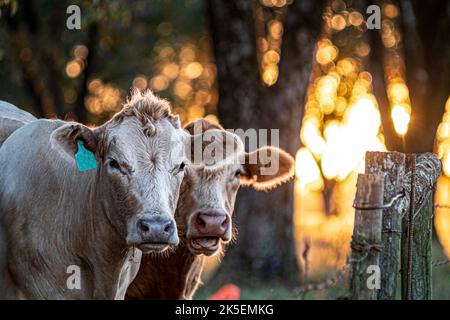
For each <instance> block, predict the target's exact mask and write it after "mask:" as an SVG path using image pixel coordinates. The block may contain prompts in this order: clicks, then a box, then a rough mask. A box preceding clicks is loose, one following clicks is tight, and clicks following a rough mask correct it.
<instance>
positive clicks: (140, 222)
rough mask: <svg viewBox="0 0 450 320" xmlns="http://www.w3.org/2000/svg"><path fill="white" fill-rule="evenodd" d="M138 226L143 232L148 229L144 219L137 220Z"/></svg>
mask: <svg viewBox="0 0 450 320" xmlns="http://www.w3.org/2000/svg"><path fill="white" fill-rule="evenodd" d="M139 227H140V228H141V230H142V231H143V232H148V231H149V230H150V229H149V227H148V225H147V224H146V223H145V221H144V220H141V221H139Z"/></svg>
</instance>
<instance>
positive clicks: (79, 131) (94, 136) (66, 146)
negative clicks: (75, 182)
mask: <svg viewBox="0 0 450 320" xmlns="http://www.w3.org/2000/svg"><path fill="white" fill-rule="evenodd" d="M99 136H100V134H99V132H98V129H91V128H88V127H86V126H85V125H82V124H80V123H75V122H73V123H68V124H65V125H63V126H61V127H59V128H58V129H56V130H55V131H53V133H52V135H51V136H50V141H51V145H52V147H53V148H55V149H56V150H58V151H59V152H61V153H62V154H63V155H65V156H66V157H69V158H70V159H75V153H76V152H77V150H78V143H77V140H81V141H82V142H83V144H84V146H85V148H86V149H87V150H89V151H91V152H92V153H94V155H95V157H96V158H97V159H98V158H99Z"/></svg>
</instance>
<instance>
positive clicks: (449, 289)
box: [194, 241, 450, 300]
mask: <svg viewBox="0 0 450 320" xmlns="http://www.w3.org/2000/svg"><path fill="white" fill-rule="evenodd" d="M446 259H447V257H446V256H445V254H444V253H443V251H442V248H441V247H440V245H439V244H438V243H437V242H436V241H435V242H434V243H433V261H442V260H446ZM347 273H348V272H347ZM221 278H223V277H221ZM322 280H323V278H322ZM318 281H319V282H320V281H321V280H318ZM242 283H245V284H240V283H235V284H236V285H238V286H239V287H240V290H241V299H243V300H266V299H267V300H269V299H275V300H276V299H305V300H330V299H332V300H334V299H338V298H341V297H345V296H347V295H348V290H347V283H348V277H344V278H343V280H342V281H341V282H340V283H337V284H336V285H335V286H332V287H330V288H327V289H324V290H318V291H310V292H307V293H306V294H305V295H304V296H303V297H299V296H296V295H295V294H294V292H293V289H292V288H289V287H287V286H285V285H283V284H281V283H276V282H275V283H274V282H271V283H262V282H257V281H256V280H255V281H248V279H245V281H243V282H242ZM222 285H224V283H216V282H215V281H214V277H213V279H211V280H210V281H209V282H208V283H206V284H205V285H204V286H202V287H201V288H200V289H199V290H198V292H197V293H196V295H195V297H194V299H207V297H209V296H210V295H211V294H213V293H214V292H216V291H217V290H218V288H220V287H221V286H222ZM433 299H444V300H450V264H446V265H441V266H435V267H433Z"/></svg>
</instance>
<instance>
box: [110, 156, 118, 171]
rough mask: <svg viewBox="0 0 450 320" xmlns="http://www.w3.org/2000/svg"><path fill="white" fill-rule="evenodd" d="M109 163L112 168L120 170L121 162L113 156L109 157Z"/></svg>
mask: <svg viewBox="0 0 450 320" xmlns="http://www.w3.org/2000/svg"><path fill="white" fill-rule="evenodd" d="M108 165H109V166H110V167H111V168H113V169H115V170H119V171H120V165H119V163H118V162H117V160H115V159H113V158H109V159H108Z"/></svg>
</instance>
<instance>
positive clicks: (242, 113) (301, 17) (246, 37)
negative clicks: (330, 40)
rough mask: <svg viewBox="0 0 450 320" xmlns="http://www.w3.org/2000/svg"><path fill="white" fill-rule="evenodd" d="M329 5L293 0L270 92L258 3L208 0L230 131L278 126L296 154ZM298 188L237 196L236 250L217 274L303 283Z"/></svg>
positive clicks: (283, 143) (222, 109) (222, 111)
mask: <svg viewBox="0 0 450 320" xmlns="http://www.w3.org/2000/svg"><path fill="white" fill-rule="evenodd" d="M325 2H326V1H294V3H293V4H292V5H290V6H289V7H288V8H287V12H286V16H285V19H284V21H283V26H284V36H283V43H282V50H281V62H280V73H279V78H278V82H277V83H276V84H274V85H273V86H271V87H267V86H265V85H264V84H262V82H261V81H260V78H259V67H258V62H257V51H256V50H257V48H256V38H255V21H254V17H253V6H254V5H255V3H254V2H252V1H248V0H242V1H239V0H236V1H222V0H209V2H208V3H209V16H210V30H211V34H212V38H213V44H214V53H215V59H216V64H217V69H218V82H219V104H218V115H219V119H220V121H221V123H222V125H223V126H224V127H225V128H230V129H231V128H241V129H243V130H247V129H249V128H254V129H269V131H270V129H279V130H280V131H279V136H280V141H279V143H280V144H279V145H280V147H281V148H283V149H285V150H286V151H288V152H289V153H291V154H292V155H294V154H295V152H296V151H297V149H298V147H299V145H300V141H299V132H300V124H301V118H302V111H303V104H304V100H305V95H306V89H307V87H308V82H309V78H310V69H311V62H312V58H313V52H314V46H315V41H316V38H317V36H318V35H319V32H320V27H321V23H322V13H323V8H324V5H325ZM268 143H270V137H269V139H268ZM293 186H294V184H293V182H290V183H289V184H287V185H284V186H281V187H279V188H277V189H276V190H273V191H270V192H257V191H254V190H249V189H244V190H241V191H239V195H238V199H237V201H236V209H235V211H236V213H235V220H236V221H237V223H236V224H237V227H238V230H239V235H238V240H237V242H236V243H234V244H233V245H231V246H230V248H229V250H228V251H229V252H228V254H227V255H226V257H225V258H224V261H223V263H222V265H221V271H220V272H219V273H218V274H219V275H222V276H224V277H226V280H227V281H232V280H233V279H237V280H238V281H242V280H243V277H245V278H246V279H249V278H252V279H255V278H256V279H258V280H281V281H285V282H288V281H290V282H291V283H293V280H296V279H297V280H298V279H299V278H300V277H299V273H300V272H299V267H298V264H297V259H296V251H295V244H294V235H293V196H294V192H293ZM237 270H239V271H241V272H240V273H239V274H238V272H237ZM227 271H230V272H227ZM249 276H251V277H249Z"/></svg>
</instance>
